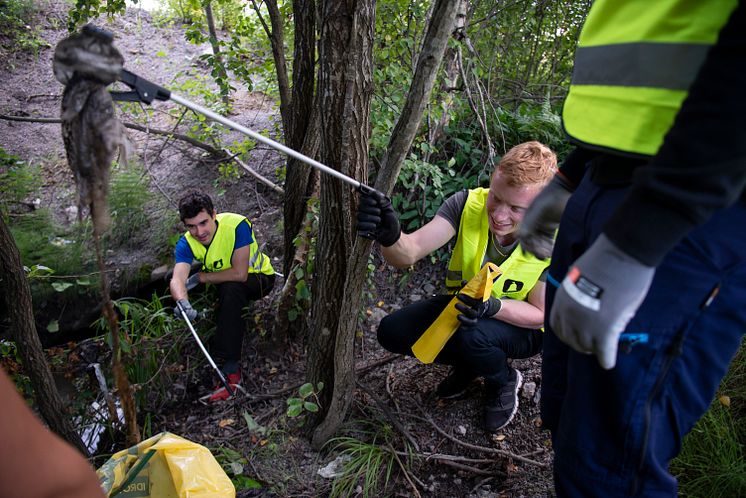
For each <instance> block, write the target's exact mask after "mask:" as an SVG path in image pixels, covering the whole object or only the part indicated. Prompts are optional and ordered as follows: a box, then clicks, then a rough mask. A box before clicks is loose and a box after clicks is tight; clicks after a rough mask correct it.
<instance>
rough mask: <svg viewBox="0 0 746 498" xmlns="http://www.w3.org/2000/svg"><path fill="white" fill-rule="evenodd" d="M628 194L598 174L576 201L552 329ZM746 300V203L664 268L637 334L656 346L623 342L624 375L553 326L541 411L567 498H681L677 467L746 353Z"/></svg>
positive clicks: (562, 252) (560, 259)
mask: <svg viewBox="0 0 746 498" xmlns="http://www.w3.org/2000/svg"><path fill="white" fill-rule="evenodd" d="M609 166H611V167H613V165H609ZM627 191H628V186H623V185H622V186H617V187H613V186H601V185H599V184H598V182H595V183H594V181H591V179H590V173H589V172H587V173H586V176H585V178H584V179H583V181H582V182H581V183H580V185H579V186H578V189H577V190H576V191H575V193H574V194H573V195H572V197H571V198H570V200H569V202H568V204H567V207H566V209H565V212H564V214H563V216H562V221H561V224H560V230H559V233H558V236H557V241H556V244H555V248H554V253H553V255H552V263H551V265H550V267H549V277H548V280H549V282H548V283H549V285H547V299H546V302H547V307H546V317H547V320H546V322H547V324H548V323H549V316H550V312H551V309H552V303H553V301H554V297H555V293H556V290H557V287H556V285H558V283H559V282H561V281H562V279H563V278H564V276H565V274H566V273H567V270H568V268H569V267H570V266H571V264H572V262H573V261H575V260H576V259H577V258H578V257H579V256H580V255H581V254H582V252H583V251H585V249H586V248H588V247H589V246H590V245H591V243H593V241H594V240H595V239H596V237H598V235H599V234H600V232H601V231H602V229H603V226H604V223H605V222H606V220H607V219H608V218H609V217H610V215H611V214H612V212H613V211H614V210H615V208H616V207H617V206H618V205H619V203H620V202H621V201H622V199H623V198H624V196H625V194H626V193H627ZM634 222H635V220H629V223H634ZM650 236H651V237H655V234H654V233H651V234H650ZM716 289H719V292H717V293H716V291H715V290H716ZM711 296H714V298H713V299H709V298H710V297H711ZM745 303H746V204H744V203H743V202H738V203H736V204H735V205H733V206H731V207H730V208H728V209H724V210H721V211H718V212H717V213H716V214H715V215H714V216H713V217H712V218H711V219H710V220H709V221H708V222H707V223H705V224H704V225H702V226H700V227H698V228H696V229H695V230H693V231H691V232H690V233H689V234H688V235H687V236H686V238H685V239H684V240H682V241H681V242H680V243H679V244H678V245H677V246H676V247H675V248H674V249H672V251H671V252H670V253H669V254H668V255H667V256H666V258H665V259H664V260H663V262H662V263H661V264H660V265H659V266H658V268H657V269H656V273H655V277H654V279H653V282H652V285H651V287H650V290H649V291H648V294H647V297H646V298H645V300H644V301H643V303H642V305H641V306H640V308H639V309H638V311H637V314H636V315H635V316H634V318H633V319H632V320H631V321H630V323H629V324H628V325H627V328H626V329H625V332H627V333H646V334H648V335H649V341H648V342H647V343H645V344H643V343H638V344H636V345H633V346H629V345H626V346H625V345H624V344H621V345H620V350H619V354H618V357H617V363H616V367H615V368H613V369H611V370H603V369H602V368H601V367H600V366H599V365H598V362H597V360H596V357H595V356H593V355H586V354H581V353H577V352H575V351H574V350H571V349H570V348H569V347H567V346H566V345H565V344H563V343H562V342H560V341H559V340H558V339H557V337H556V336H555V335H554V333H553V332H552V329H551V327H550V326H548V325H547V327H546V334H547V335H546V337H545V339H544V352H543V362H542V393H541V414H542V421H543V422H544V426H545V427H547V428H548V429H550V430H551V431H552V439H553V447H554V480H555V488H556V490H557V494H558V496H560V497H573V498H575V497H590V496H608V497H621V496H641V497H642V496H644V497H675V496H676V494H677V485H676V480H675V478H674V477H673V476H672V475H671V474H670V473H669V471H668V464H669V462H670V460H671V459H672V458H673V457H674V456H676V454H677V453H678V452H679V451H680V449H681V440H682V438H683V436H684V435H685V434H686V433H687V432H689V430H691V428H692V426H693V425H694V423H695V422H696V421H697V419H699V417H700V416H701V415H702V414H703V413H704V412H705V411H706V410H707V408H708V407H709V405H710V402H711V401H712V399H713V396H714V394H715V390H716V389H717V387H718V384H719V382H720V380H721V379H722V377H723V375H725V373H726V370H727V369H728V365H729V363H730V361H731V359H732V358H733V356H734V354H735V353H736V351H737V350H738V347H739V344H740V342H741V337H742V335H743V334H744V331H746V304H745Z"/></svg>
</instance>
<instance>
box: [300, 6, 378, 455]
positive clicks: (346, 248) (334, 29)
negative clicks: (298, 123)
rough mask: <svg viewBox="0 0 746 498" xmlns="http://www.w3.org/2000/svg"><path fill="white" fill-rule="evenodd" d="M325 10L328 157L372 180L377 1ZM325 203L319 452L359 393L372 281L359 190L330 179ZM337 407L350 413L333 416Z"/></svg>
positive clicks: (317, 288)
mask: <svg viewBox="0 0 746 498" xmlns="http://www.w3.org/2000/svg"><path fill="white" fill-rule="evenodd" d="M321 10H322V13H321V30H322V32H321V39H320V44H319V64H320V68H319V84H318V87H319V96H320V109H321V112H320V115H321V136H322V140H321V158H322V161H323V162H324V163H325V164H327V165H329V166H331V167H335V168H337V169H339V170H340V171H341V172H342V173H344V174H346V175H348V176H351V177H353V178H355V179H358V180H361V181H365V178H366V177H367V159H368V140H369V135H370V99H371V95H372V82H373V33H374V21H375V2H374V0H358V1H354V0H346V1H338V0H337V1H335V0H327V1H325V2H323V4H322V9H321ZM320 199H321V204H320V216H319V235H318V240H317V243H316V254H317V258H316V275H315V277H314V279H315V281H314V287H313V304H312V309H311V330H310V332H309V345H308V363H307V377H308V379H309V380H310V381H311V382H313V383H314V384H317V383H318V382H323V383H324V385H325V386H326V387H324V389H323V390H322V391H321V393H320V401H321V410H320V411H319V413H318V414H317V416H316V417H314V418H313V419H312V420H311V424H310V428H313V427H315V426H316V425H317V424H318V423H319V421H320V420H322V419H323V423H322V424H321V426H319V428H318V429H317V430H316V432H315V433H314V434H313V436H312V444H313V445H314V446H315V447H319V446H320V445H322V444H323V443H324V442H326V440H327V439H328V437H327V434H329V433H330V432H332V433H333V432H334V431H336V428H337V427H338V425H339V423H341V421H342V419H344V417H345V415H346V412H347V407H348V406H349V401H350V397H351V394H352V389H353V387H354V363H353V355H352V354H351V353H352V351H353V349H354V345H353V339H354V330H355V328H356V326H357V322H358V320H357V318H358V317H357V314H358V311H359V305H360V298H361V289H362V285H363V282H364V280H365V271H364V270H363V271H362V272H360V271H358V270H359V267H358V265H354V266H353V267H352V268H350V267H349V265H350V264H351V263H355V262H356V260H355V259H353V260H350V259H349V258H350V251H351V249H352V246H353V242H355V235H354V230H353V225H352V216H351V214H352V212H353V210H354V208H353V201H354V200H355V196H354V192H353V190H352V189H351V188H350V187H349V186H347V185H346V184H343V183H342V182H340V181H339V180H338V179H336V178H333V177H331V176H329V175H322V176H321V195H320ZM358 245H359V246H363V249H362V251H361V252H360V254H359V255H358V256H359V257H362V259H363V260H365V262H366V263H367V257H368V252H369V251H370V242H369V241H361V242H360V243H359V244H358ZM364 267H365V265H363V268H364ZM350 269H352V270H353V271H354V273H351V272H350V271H349V270H350ZM350 331H352V333H350ZM340 347H341V349H339V348H340ZM335 351H337V352H338V353H337V352H335ZM349 372H353V373H352V374H351V375H350V374H349ZM350 379H352V382H350ZM332 403H333V405H334V406H338V407H341V408H342V410H343V412H337V411H335V410H333V409H332V408H331V405H332Z"/></svg>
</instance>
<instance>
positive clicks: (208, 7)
mask: <svg viewBox="0 0 746 498" xmlns="http://www.w3.org/2000/svg"><path fill="white" fill-rule="evenodd" d="M205 18H206V19H207V32H208V35H209V38H210V45H211V46H212V53H213V55H214V56H215V70H216V71H217V72H218V79H219V80H220V81H219V82H218V86H219V87H220V94H221V96H222V97H223V102H225V105H227V106H230V103H231V100H230V95H229V93H230V92H229V90H228V88H229V87H228V72H227V71H226V70H225V66H224V65H223V56H222V55H221V53H220V42H219V41H218V32H217V30H216V29H215V17H214V16H213V15H212V2H205Z"/></svg>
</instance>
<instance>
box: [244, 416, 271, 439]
mask: <svg viewBox="0 0 746 498" xmlns="http://www.w3.org/2000/svg"><path fill="white" fill-rule="evenodd" d="M243 418H244V420H246V427H248V428H249V432H256V433H257V434H265V433H266V432H267V428H266V427H264V426H263V425H260V424H259V423H258V422H257V421H256V420H254V417H252V416H251V415H250V414H249V412H247V411H244V412H243Z"/></svg>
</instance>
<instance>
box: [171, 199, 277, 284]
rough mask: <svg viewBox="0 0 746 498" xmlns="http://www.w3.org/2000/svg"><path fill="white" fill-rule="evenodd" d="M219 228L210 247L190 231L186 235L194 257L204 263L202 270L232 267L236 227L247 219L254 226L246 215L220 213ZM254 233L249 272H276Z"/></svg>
mask: <svg viewBox="0 0 746 498" xmlns="http://www.w3.org/2000/svg"><path fill="white" fill-rule="evenodd" d="M216 219H217V222H218V228H217V230H216V231H215V235H214V236H213V238H212V242H210V245H209V247H205V246H204V245H202V243H200V241H198V240H197V239H195V238H194V237H192V236H191V234H190V233H189V232H186V233H185V234H184V237H185V238H186V240H187V243H188V244H189V247H190V248H191V249H192V253H193V254H194V259H196V260H197V261H199V262H200V263H202V271H204V272H215V271H221V270H227V269H228V268H231V266H232V265H231V257H232V256H233V246H234V244H235V242H236V227H237V226H238V224H239V223H241V222H242V221H244V220H246V223H248V224H249V229H251V228H252V226H251V222H250V221H249V220H248V219H246V217H245V216H241V215H240V214H235V213H220V214H218V215H217V216H216ZM252 235H253V239H254V240H253V242H251V244H249V273H264V274H265V275H272V274H274V272H275V270H274V268H272V263H271V262H270V260H269V257H268V256H267V255H265V254H264V253H262V252H261V251H260V250H259V244H258V243H257V241H256V235H254V234H253V233H252Z"/></svg>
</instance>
